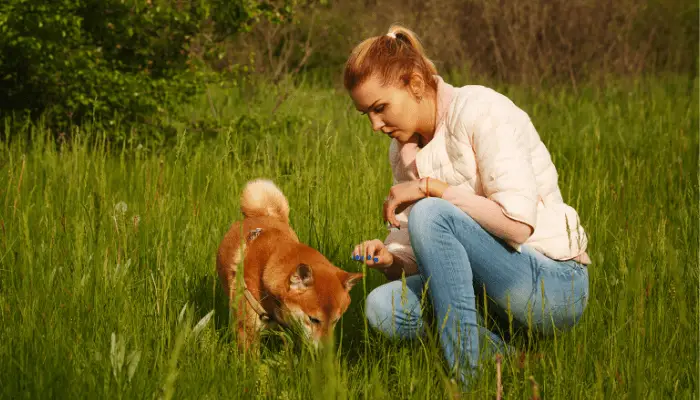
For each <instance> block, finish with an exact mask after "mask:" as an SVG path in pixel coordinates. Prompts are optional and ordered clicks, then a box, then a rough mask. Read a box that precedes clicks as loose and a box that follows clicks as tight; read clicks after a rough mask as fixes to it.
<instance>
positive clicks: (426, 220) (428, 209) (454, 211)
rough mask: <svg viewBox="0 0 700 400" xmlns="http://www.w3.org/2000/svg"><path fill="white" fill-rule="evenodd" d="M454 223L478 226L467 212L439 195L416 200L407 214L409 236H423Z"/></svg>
mask: <svg viewBox="0 0 700 400" xmlns="http://www.w3.org/2000/svg"><path fill="white" fill-rule="evenodd" d="M456 224H459V225H460V229H461V228H463V227H464V224H467V227H474V228H478V227H479V225H478V223H477V222H476V221H474V219H472V218H471V217H470V216H469V214H467V213H466V212H464V211H462V210H461V209H459V208H458V207H457V206H455V205H454V204H452V203H450V202H448V201H447V200H444V199H441V198H439V197H428V198H425V199H422V200H420V201H418V202H417V203H416V204H414V205H413V207H412V208H411V212H410V213H409V215H408V231H409V234H410V235H411V236H425V235H430V234H431V233H434V232H437V231H440V230H444V229H452V228H453V227H454V226H455V225H456Z"/></svg>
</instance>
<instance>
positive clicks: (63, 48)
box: [0, 0, 287, 126]
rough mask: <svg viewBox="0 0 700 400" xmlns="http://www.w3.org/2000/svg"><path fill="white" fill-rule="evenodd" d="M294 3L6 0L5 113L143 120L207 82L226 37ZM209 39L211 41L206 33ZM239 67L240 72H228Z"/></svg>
mask: <svg viewBox="0 0 700 400" xmlns="http://www.w3.org/2000/svg"><path fill="white" fill-rule="evenodd" d="M286 8H287V4H286V3H283V4H281V5H277V6H275V5H272V4H268V3H260V2H256V1H251V0H233V1H223V0H177V1H158V0H5V1H4V2H2V4H0V110H2V111H4V112H12V111H29V112H30V113H31V114H32V116H34V117H36V116H38V115H39V114H48V115H49V118H48V120H49V121H51V122H52V123H53V124H54V125H58V126H63V125H66V124H68V123H70V122H71V121H79V120H82V119H83V118H85V117H89V118H96V119H100V120H103V121H105V120H106V121H108V122H110V123H114V122H115V120H116V116H117V115H118V116H119V117H120V119H125V120H126V121H129V122H134V121H135V122H140V121H141V122H142V121H145V120H146V119H147V118H149V116H152V115H153V114H154V113H158V112H164V111H166V110H170V109H172V108H173V107H174V106H176V105H179V104H182V103H183V102H185V101H187V100H188V99H189V98H191V97H192V96H193V95H194V94H195V93H196V92H197V91H198V89H199V88H202V87H204V84H205V78H207V77H210V76H211V77H212V78H213V79H221V76H220V75H217V76H216V77H215V76H212V75H208V74H206V73H204V72H203V71H204V70H205V68H203V66H204V63H206V62H207V61H208V60H209V59H211V58H215V57H216V54H215V52H212V51H210V50H211V49H212V48H214V47H215V44H216V43H217V42H218V41H219V40H221V39H222V38H226V37H231V36H234V35H236V34H237V33H238V32H240V31H244V30H248V29H249V28H250V26H251V25H252V24H253V23H254V22H255V21H257V20H259V19H260V18H265V17H267V19H274V18H272V17H278V18H277V19H279V17H280V16H283V15H284V12H285V10H286ZM203 36H205V37H206V38H207V39H208V40H203V39H202V37H203ZM229 70H232V69H229Z"/></svg>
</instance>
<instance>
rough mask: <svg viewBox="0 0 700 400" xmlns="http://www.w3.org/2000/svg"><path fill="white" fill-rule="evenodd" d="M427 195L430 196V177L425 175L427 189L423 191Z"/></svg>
mask: <svg viewBox="0 0 700 400" xmlns="http://www.w3.org/2000/svg"><path fill="white" fill-rule="evenodd" d="M422 192H423V194H424V195H425V197H430V177H429V176H426V177H425V190H423V191H422Z"/></svg>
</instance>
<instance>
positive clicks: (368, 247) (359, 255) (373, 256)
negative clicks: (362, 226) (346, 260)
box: [352, 239, 384, 266]
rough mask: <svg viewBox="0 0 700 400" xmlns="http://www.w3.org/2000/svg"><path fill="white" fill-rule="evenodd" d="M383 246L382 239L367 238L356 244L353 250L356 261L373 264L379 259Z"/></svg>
mask: <svg viewBox="0 0 700 400" xmlns="http://www.w3.org/2000/svg"><path fill="white" fill-rule="evenodd" d="M382 248H384V243H382V242H381V241H380V240H378V239H374V240H367V241H365V242H362V243H360V244H358V245H357V246H355V248H354V249H353V251H352V258H353V259H354V260H355V261H363V262H365V263H367V265H370V266H371V265H374V264H375V263H376V262H378V261H379V259H378V257H377V255H378V253H379V252H380V251H381V249H382Z"/></svg>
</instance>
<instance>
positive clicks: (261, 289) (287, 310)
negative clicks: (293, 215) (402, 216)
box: [216, 179, 363, 350]
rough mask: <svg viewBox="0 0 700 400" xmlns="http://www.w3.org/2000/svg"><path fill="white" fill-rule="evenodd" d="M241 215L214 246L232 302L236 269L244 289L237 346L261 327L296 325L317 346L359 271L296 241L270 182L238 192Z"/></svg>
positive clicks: (282, 198) (347, 298) (282, 203)
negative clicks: (350, 269)
mask: <svg viewBox="0 0 700 400" xmlns="http://www.w3.org/2000/svg"><path fill="white" fill-rule="evenodd" d="M241 211H242V213H243V217H244V218H243V220H242V221H237V222H234V223H233V225H232V226H231V228H230V229H229V231H228V232H227V233H226V235H225V236H224V238H223V240H222V242H221V244H220V245H219V249H218V253H217V258H216V264H217V272H218V274H219V278H220V280H221V283H222V285H223V287H224V290H225V291H226V293H227V294H228V296H229V301H230V304H231V305H232V306H233V305H234V304H233V303H234V302H235V301H236V296H235V293H236V273H237V272H238V271H237V268H239V266H242V269H243V282H244V290H243V296H240V297H239V300H238V304H236V306H237V307H235V309H236V310H237V317H238V318H237V320H238V323H237V327H236V329H237V331H238V345H239V348H241V349H244V350H247V349H249V348H250V345H251V344H253V343H254V342H255V341H256V340H257V339H258V336H259V333H260V332H261V331H262V330H263V329H265V328H266V327H268V326H270V325H273V324H274V323H279V324H280V325H283V326H288V325H290V324H292V323H296V324H298V325H299V326H300V327H301V328H302V331H303V332H304V334H305V336H306V338H307V339H309V340H310V341H311V343H312V344H314V345H318V344H319V342H320V340H321V339H322V338H324V337H327V336H328V335H331V334H332V332H333V328H334V327H335V324H336V322H338V319H340V317H341V316H342V315H343V314H344V313H345V311H346V310H347V309H348V306H349V305H350V294H349V291H350V289H351V288H352V287H353V285H354V284H355V283H356V282H357V281H358V280H359V279H360V278H362V276H363V275H362V273H349V272H347V271H344V270H342V269H340V268H338V267H336V266H334V265H333V264H331V262H330V261H328V260H327V259H326V258H325V257H324V256H323V255H322V254H321V253H320V252H318V251H317V250H315V249H313V248H311V247H309V246H307V245H305V244H303V243H300V242H299V239H298V237H297V235H296V233H295V232H294V230H293V229H292V227H291V226H290V225H289V204H288V202H287V199H286V197H285V196H284V194H283V193H282V191H281V190H280V189H279V188H278V187H277V186H276V185H275V184H274V183H273V182H271V181H269V180H265V179H257V180H253V181H250V182H248V183H247V184H246V186H245V188H244V189H243V192H242V194H241Z"/></svg>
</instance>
